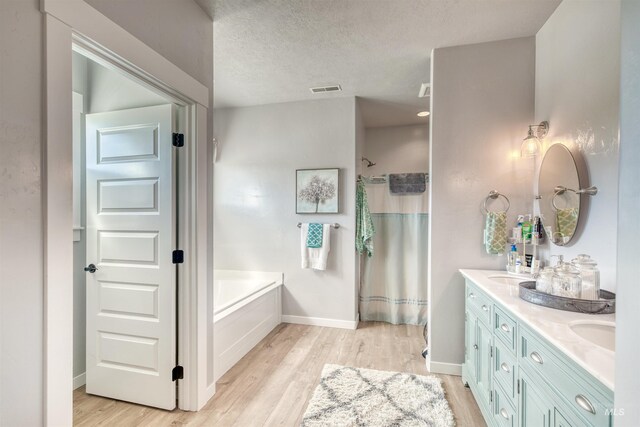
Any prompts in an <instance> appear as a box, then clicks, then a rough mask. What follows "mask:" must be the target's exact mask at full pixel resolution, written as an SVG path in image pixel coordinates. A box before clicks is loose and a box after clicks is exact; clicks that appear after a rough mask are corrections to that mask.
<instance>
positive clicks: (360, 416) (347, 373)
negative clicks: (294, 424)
mask: <svg viewBox="0 0 640 427" xmlns="http://www.w3.org/2000/svg"><path fill="white" fill-rule="evenodd" d="M302 425H303V426H304V427H313V426H341V427H342V426H367V427H385V426H398V427H408V426H434V427H451V426H454V425H455V422H454V419H453V413H452V412H451V408H449V404H448V402H447V399H446V398H445V396H444V390H443V389H442V384H441V382H440V379H438V378H436V377H433V376H428V377H425V376H421V375H413V374H403V373H400V372H385V371H374V370H372V369H357V368H349V367H345V366H339V365H325V366H324V368H323V369H322V377H321V379H320V384H318V387H316V389H315V391H314V392H313V396H312V397H311V400H310V401H309V406H308V407H307V411H306V412H305V414H304V417H303V419H302Z"/></svg>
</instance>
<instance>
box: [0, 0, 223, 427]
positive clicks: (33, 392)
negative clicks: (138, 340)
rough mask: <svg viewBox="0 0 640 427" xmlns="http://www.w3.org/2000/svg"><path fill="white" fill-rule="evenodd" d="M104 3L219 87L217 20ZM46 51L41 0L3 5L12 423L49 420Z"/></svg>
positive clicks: (2, 203) (3, 229)
mask: <svg viewBox="0 0 640 427" xmlns="http://www.w3.org/2000/svg"><path fill="white" fill-rule="evenodd" d="M97 2H98V3H104V5H103V6H104V8H103V9H104V10H103V13H105V14H106V15H107V16H109V17H110V18H111V19H112V20H114V21H115V22H116V23H120V24H121V25H123V26H125V28H126V29H127V30H128V31H130V32H131V33H132V34H134V35H136V36H137V37H139V38H140V39H141V40H142V41H143V42H145V43H147V44H149V45H150V46H151V47H152V48H154V49H156V50H157V51H158V52H159V53H160V54H162V55H163V56H165V57H166V58H167V59H169V60H170V61H172V62H174V63H175V64H176V65H177V66H179V67H180V68H182V69H183V70H184V71H186V72H187V73H189V74H191V75H192V76H194V77H195V78H197V79H198V80H199V81H201V82H202V83H203V84H205V85H206V86H207V87H209V88H210V89H212V88H213V62H212V56H213V27H212V22H211V20H210V19H209V18H208V17H207V15H206V14H205V13H204V12H202V10H201V9H200V8H199V7H198V6H197V5H196V4H195V3H194V2H193V1H192V0H175V1H163V2H156V1H147V2H144V1H140V2H109V1H104V0H101V1H97V0H94V1H92V2H91V3H92V4H94V3H97ZM145 5H146V6H145ZM176 19H178V20H179V21H180V22H181V25H175V22H176ZM42 49H43V17H42V14H41V13H40V2H39V1H38V0H3V1H0V56H1V57H2V60H1V61H0V67H1V70H0V106H1V107H0V135H2V136H1V141H2V145H1V148H0V150H1V152H0V177H2V179H1V180H0V239H1V240H0V284H1V285H0V425H3V426H4V425H7V426H13V425H20V426H38V425H42V424H43V397H44V396H43V389H44V388H43V369H42V367H43V357H44V355H43V338H44V337H43V279H42V278H43V253H42V250H43V244H42V192H41V187H42V182H41V174H42V170H41V161H42V155H41V153H42V144H43V139H42V130H43V123H42V119H43V116H42V108H43V107H42V105H43V104H42V103H43V95H42V89H43V86H42V81H43V70H44V63H43V59H42V58H43V55H42V53H43V50H42ZM210 121H211V118H210ZM209 128H210V129H211V125H209ZM69 174H70V172H69ZM70 233H71V232H70Z"/></svg>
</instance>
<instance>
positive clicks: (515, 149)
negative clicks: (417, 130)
mask: <svg viewBox="0 0 640 427" xmlns="http://www.w3.org/2000/svg"><path fill="white" fill-rule="evenodd" d="M534 61H535V40H534V38H533V37H527V38H520V39H512V40H504V41H498V42H490V43H482V44H475V45H467V46H458V47H451V48H441V49H435V50H434V51H433V53H432V56H431V64H432V69H431V88H432V96H431V123H430V125H431V136H430V174H431V175H430V177H431V180H430V181H431V182H430V198H431V200H430V206H431V216H430V223H429V235H430V236H431V241H430V245H429V272H430V275H429V316H430V317H429V353H430V360H428V362H427V363H428V367H429V369H430V371H431V372H437V373H448V374H460V370H461V364H462V362H463V360H464V279H463V278H462V276H461V275H460V273H459V272H458V269H460V268H482V269H504V265H505V263H506V257H505V256H495V255H487V253H486V252H485V249H484V245H483V229H484V215H483V213H482V211H481V207H482V203H483V201H484V200H485V198H486V196H487V194H488V193H489V191H490V190H492V189H496V190H498V191H500V192H501V193H503V194H505V195H507V196H508V197H509V199H510V200H511V208H510V209H509V213H508V221H509V223H511V222H513V221H514V220H515V217H516V215H517V214H519V213H528V212H530V210H531V208H532V198H533V194H532V193H533V192H532V187H531V181H532V177H533V162H530V161H528V160H526V159H521V158H520V142H521V141H522V138H524V136H525V135H526V130H527V126H528V125H529V124H530V123H531V120H533V105H534V67H535V64H534ZM496 203H497V202H496Z"/></svg>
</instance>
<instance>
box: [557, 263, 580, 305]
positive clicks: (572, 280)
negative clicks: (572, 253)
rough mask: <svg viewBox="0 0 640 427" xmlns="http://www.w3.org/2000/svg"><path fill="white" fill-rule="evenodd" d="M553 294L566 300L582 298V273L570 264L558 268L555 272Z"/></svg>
mask: <svg viewBox="0 0 640 427" xmlns="http://www.w3.org/2000/svg"><path fill="white" fill-rule="evenodd" d="M551 293H552V294H553V295H557V296H561V297H566V298H580V297H581V296H582V279H581V278H580V271H579V270H578V269H577V268H575V267H574V266H572V265H571V264H569V263H563V264H561V265H560V266H558V267H557V268H556V269H555V271H554V275H553V285H552V289H551Z"/></svg>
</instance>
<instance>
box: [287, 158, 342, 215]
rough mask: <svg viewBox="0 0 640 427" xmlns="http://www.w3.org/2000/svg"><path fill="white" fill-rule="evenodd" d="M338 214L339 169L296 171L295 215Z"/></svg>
mask: <svg viewBox="0 0 640 427" xmlns="http://www.w3.org/2000/svg"><path fill="white" fill-rule="evenodd" d="M339 212H340V169H339V168H318V169H296V213H297V214H337V213H339Z"/></svg>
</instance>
